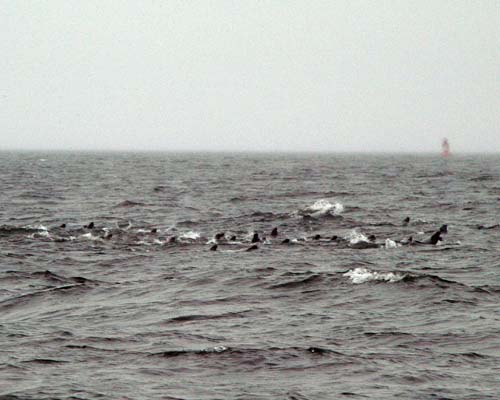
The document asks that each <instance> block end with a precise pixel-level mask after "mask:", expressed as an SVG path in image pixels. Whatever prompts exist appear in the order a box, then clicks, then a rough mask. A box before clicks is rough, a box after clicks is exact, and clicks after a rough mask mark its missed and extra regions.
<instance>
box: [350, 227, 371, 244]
mask: <svg viewBox="0 0 500 400" xmlns="http://www.w3.org/2000/svg"><path fill="white" fill-rule="evenodd" d="M344 239H346V240H347V241H349V243H350V244H356V243H359V242H368V238H367V237H366V235H365V234H363V233H361V232H358V230H357V229H353V230H352V231H351V232H349V234H348V235H347V236H346V237H345V238H344Z"/></svg>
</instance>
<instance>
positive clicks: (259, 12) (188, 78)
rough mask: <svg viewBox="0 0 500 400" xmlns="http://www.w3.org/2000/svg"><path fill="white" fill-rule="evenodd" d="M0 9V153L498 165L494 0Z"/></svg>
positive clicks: (59, 4) (62, 4)
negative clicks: (402, 158) (491, 159)
mask: <svg viewBox="0 0 500 400" xmlns="http://www.w3.org/2000/svg"><path fill="white" fill-rule="evenodd" d="M0 4H1V7H0V33H1V35H0V50H1V58H0V60H1V62H0V82H1V84H0V138H1V141H0V149H2V148H3V149H103V150H105V149H117V150H120V149H126V150H148V149H151V150H224V151H226V150H230V151H231V150H240V151H244V150H252V151H274V150H275V151H289V150H290V151H332V152H335V151H366V152H370V151H439V150H440V142H441V139H442V138H443V137H445V136H446V137H448V139H449V141H450V144H451V149H452V151H455V152H462V151H478V152H481V151H495V152H500V129H499V126H500V107H499V106H500V104H499V101H498V100H499V96H498V95H499V93H500V90H499V89H500V85H499V81H500V80H499V78H498V71H499V65H500V63H499V54H498V50H499V49H500V3H499V2H498V1H496V0H491V1H487V0H478V1H444V0H443V1H437V0H429V1H424V0H418V1H397V0H393V1H380V0H377V1H355V0H349V1H334V0H328V1H291V0H283V1H278V0H276V1H250V0H248V1H223V0H220V1H208V0H207V1H193V0H182V1H163V0H162V1H160V0H158V1H146V0H141V1H137V0H135V1H102V0H99V1H90V0H85V1H56V0H51V1H43V2H38V1H36V2H35V1H7V0H0Z"/></svg>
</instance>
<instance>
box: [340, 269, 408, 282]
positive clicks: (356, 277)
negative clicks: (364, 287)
mask: <svg viewBox="0 0 500 400" xmlns="http://www.w3.org/2000/svg"><path fill="white" fill-rule="evenodd" d="M344 276H347V277H348V278H349V279H350V280H351V282H352V283H354V284H360V283H366V282H373V281H381V282H390V283H394V282H399V281H401V280H403V279H405V278H406V277H407V276H408V274H405V273H400V272H379V271H373V270H370V269H368V268H354V269H352V270H349V271H347V272H345V273H344Z"/></svg>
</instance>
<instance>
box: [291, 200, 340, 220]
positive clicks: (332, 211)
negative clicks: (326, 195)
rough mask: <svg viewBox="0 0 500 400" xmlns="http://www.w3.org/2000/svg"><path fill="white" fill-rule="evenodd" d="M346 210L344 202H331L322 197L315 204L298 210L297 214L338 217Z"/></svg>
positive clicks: (310, 216) (315, 216)
mask: <svg viewBox="0 0 500 400" xmlns="http://www.w3.org/2000/svg"><path fill="white" fill-rule="evenodd" d="M343 211H344V205H343V204H342V203H339V202H336V203H330V202H329V201H328V200H326V199H320V200H317V201H316V202H314V204H313V205H311V206H307V207H305V208H303V209H302V210H298V211H297V214H298V215H301V216H302V217H309V218H315V219H317V218H322V217H328V216H330V217H337V216H339V215H340V214H342V212H343Z"/></svg>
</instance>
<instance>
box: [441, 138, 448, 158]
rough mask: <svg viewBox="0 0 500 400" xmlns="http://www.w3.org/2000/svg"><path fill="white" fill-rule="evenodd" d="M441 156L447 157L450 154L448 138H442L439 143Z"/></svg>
mask: <svg viewBox="0 0 500 400" xmlns="http://www.w3.org/2000/svg"><path fill="white" fill-rule="evenodd" d="M441 156H442V157H449V156H450V143H449V142H448V139H446V138H444V139H443V141H442V143H441Z"/></svg>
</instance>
